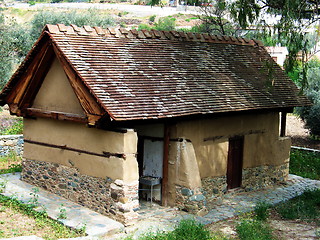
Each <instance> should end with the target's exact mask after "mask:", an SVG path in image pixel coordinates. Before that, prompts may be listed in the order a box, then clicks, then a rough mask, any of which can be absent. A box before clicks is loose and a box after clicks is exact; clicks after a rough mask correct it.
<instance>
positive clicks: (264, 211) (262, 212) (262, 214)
mask: <svg viewBox="0 0 320 240" xmlns="http://www.w3.org/2000/svg"><path fill="white" fill-rule="evenodd" d="M270 207H271V205H270V204H268V203H266V202H258V203H257V205H256V206H255V208H254V212H255V214H256V219H257V220H260V221H266V220H267V219H268V217H269V210H270Z"/></svg>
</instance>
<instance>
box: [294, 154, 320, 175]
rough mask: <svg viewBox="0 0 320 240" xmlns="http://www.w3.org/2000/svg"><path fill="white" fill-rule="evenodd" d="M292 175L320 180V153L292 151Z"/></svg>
mask: <svg viewBox="0 0 320 240" xmlns="http://www.w3.org/2000/svg"><path fill="white" fill-rule="evenodd" d="M290 173H291V174H296V175H299V176H301V177H305V178H311V179H316V180H320V153H317V152H309V151H303V150H296V149H292V150H291V155H290Z"/></svg>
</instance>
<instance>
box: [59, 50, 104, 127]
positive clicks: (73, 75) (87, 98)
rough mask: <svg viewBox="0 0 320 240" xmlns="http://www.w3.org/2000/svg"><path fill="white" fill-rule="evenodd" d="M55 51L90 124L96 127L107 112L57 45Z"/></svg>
mask: <svg viewBox="0 0 320 240" xmlns="http://www.w3.org/2000/svg"><path fill="white" fill-rule="evenodd" d="M53 49H54V52H55V54H56V56H57V57H58V59H59V61H60V63H61V65H62V67H63V69H64V71H65V73H66V75H67V78H68V80H69V82H70V84H71V86H72V88H73V90H74V91H75V93H76V96H77V98H78V100H79V102H80V104H81V106H82V108H83V110H84V111H85V113H86V115H87V116H88V124H89V125H96V124H97V123H98V121H99V120H100V119H101V118H102V117H103V116H104V115H105V113H106V112H105V111H104V110H103V109H102V107H101V106H100V105H99V103H98V102H97V101H96V99H95V97H94V96H93V95H92V94H91V93H90V91H89V89H88V87H87V86H86V85H85V83H84V82H83V80H82V79H81V78H80V76H79V74H78V73H77V72H76V70H74V69H73V67H72V66H71V64H70V63H69V62H68V60H67V59H66V57H65V56H64V55H63V54H62V52H61V51H60V49H59V48H58V47H57V46H56V45H53Z"/></svg>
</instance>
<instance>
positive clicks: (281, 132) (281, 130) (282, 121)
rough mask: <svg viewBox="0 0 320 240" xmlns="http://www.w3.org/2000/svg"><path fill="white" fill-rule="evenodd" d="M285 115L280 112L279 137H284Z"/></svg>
mask: <svg viewBox="0 0 320 240" xmlns="http://www.w3.org/2000/svg"><path fill="white" fill-rule="evenodd" d="M286 124H287V113H286V112H281V123H280V137H285V136H286Z"/></svg>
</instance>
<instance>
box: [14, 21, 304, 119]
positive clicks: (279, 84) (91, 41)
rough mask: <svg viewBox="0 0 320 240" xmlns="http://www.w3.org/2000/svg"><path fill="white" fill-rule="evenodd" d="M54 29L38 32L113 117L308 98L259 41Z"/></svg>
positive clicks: (285, 103) (290, 103) (286, 103)
mask: <svg viewBox="0 0 320 240" xmlns="http://www.w3.org/2000/svg"><path fill="white" fill-rule="evenodd" d="M60 29H62V30H65V29H64V28H63V27H62V26H60V28H59V27H58V26H57V25H47V27H46V28H45V30H44V31H45V32H44V34H46V32H47V34H49V35H50V39H51V40H52V41H53V43H54V44H55V45H56V46H58V49H59V51H62V53H63V55H64V56H65V57H66V58H67V60H68V62H69V63H70V64H71V65H72V67H73V68H74V69H75V70H76V72H77V73H78V74H79V77H80V78H81V79H82V80H83V81H84V82H85V83H86V86H88V88H89V90H90V92H92V93H93V94H94V96H95V97H96V98H97V101H99V102H100V103H101V105H102V106H103V107H104V108H105V110H106V111H107V112H108V113H110V114H111V115H112V116H113V118H114V119H115V120H134V119H157V118H165V117H177V116H185V115H192V114H209V113H221V112H230V111H245V110H254V109H255V110H256V109H274V108H291V107H294V106H301V105H305V104H308V103H309V102H308V101H307V99H306V98H305V97H304V96H301V95H299V94H298V89H297V88H296V86H295V85H294V84H293V83H292V81H290V80H289V78H288V77H287V76H286V75H285V73H284V72H283V71H282V70H281V68H280V67H279V66H278V65H276V64H275V63H274V61H273V60H272V58H271V57H270V56H269V55H268V53H267V52H266V50H265V48H264V47H262V46H260V44H261V43H260V42H258V41H252V40H247V39H243V38H233V37H227V36H224V37H221V36H214V35H207V34H192V33H181V32H166V31H155V30H151V31H137V30H124V29H120V30H119V29H112V28H109V29H106V30H103V29H100V28H92V31H91V33H92V32H93V31H94V32H95V33H96V36H92V35H91V33H90V31H89V32H88V31H87V30H88V29H89V28H87V27H85V28H78V27H76V26H74V25H73V26H72V29H73V30H74V33H73V34H69V30H67V31H60ZM48 39H49V38H48ZM267 63H268V64H267ZM270 63H272V64H274V66H273V71H272V72H273V75H272V76H270V74H269V73H270V71H268V70H269V69H267V66H269V65H270ZM20 72H21V74H23V71H22V70H20ZM15 77H18V75H15Z"/></svg>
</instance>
